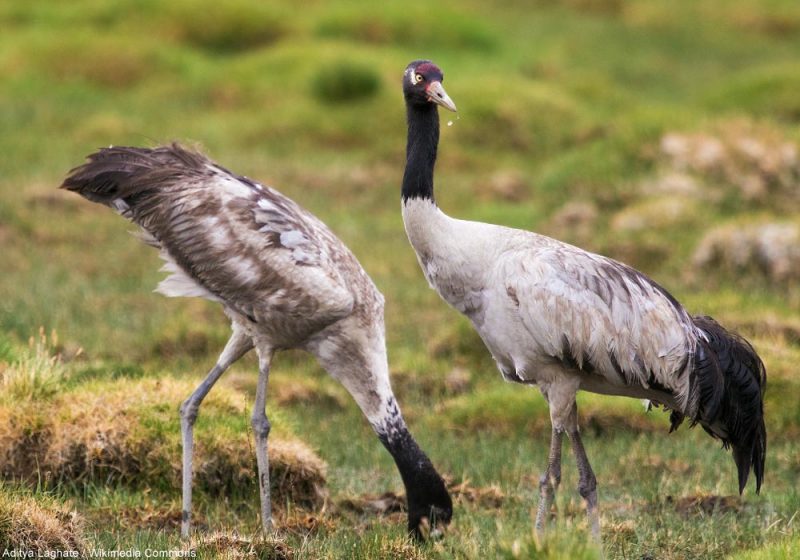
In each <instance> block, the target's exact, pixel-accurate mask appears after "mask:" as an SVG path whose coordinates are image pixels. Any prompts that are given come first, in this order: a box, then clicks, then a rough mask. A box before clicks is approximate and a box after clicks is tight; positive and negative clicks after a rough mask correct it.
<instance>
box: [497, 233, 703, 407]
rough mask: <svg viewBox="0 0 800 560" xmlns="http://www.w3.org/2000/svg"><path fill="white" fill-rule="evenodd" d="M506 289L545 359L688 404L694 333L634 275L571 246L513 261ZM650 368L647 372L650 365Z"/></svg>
mask: <svg viewBox="0 0 800 560" xmlns="http://www.w3.org/2000/svg"><path fill="white" fill-rule="evenodd" d="M507 262H508V263H509V266H511V267H516V270H513V271H508V272H510V274H507V276H506V278H507V281H508V286H507V289H509V288H510V290H511V292H510V293H514V295H515V298H514V300H515V302H516V303H517V305H518V309H519V318H520V320H521V322H522V324H523V325H524V326H525V328H526V330H527V331H528V332H529V334H530V336H531V338H532V339H533V340H534V341H537V342H538V344H539V347H540V352H541V353H542V354H543V355H545V356H551V357H553V358H556V359H558V360H561V361H562V362H564V363H569V364H572V365H574V366H575V367H578V368H579V369H582V370H587V371H590V372H592V373H598V374H600V375H603V376H604V377H606V378H607V379H608V380H609V382H612V383H616V384H625V385H632V384H637V385H641V386H643V387H650V386H656V387H659V386H660V387H665V388H668V389H669V390H671V391H674V392H675V394H676V396H677V397H678V399H679V401H681V402H682V403H683V404H685V402H686V399H687V398H688V392H689V384H688V375H680V374H682V373H686V370H687V367H689V364H690V359H689V358H690V357H691V356H692V355H693V353H694V340H695V339H694V337H693V336H691V333H692V332H693V331H694V326H693V324H692V322H691V319H690V318H689V316H688V314H687V313H686V311H685V310H683V308H682V307H680V305H679V304H678V303H677V302H676V301H675V300H674V299H673V298H672V296H670V295H669V294H668V293H666V292H665V291H664V290H663V288H661V287H660V286H658V285H657V284H656V283H655V282H653V281H652V280H650V279H649V278H647V277H646V276H644V275H642V274H641V273H638V272H636V271H635V270H634V269H632V268H630V267H627V266H626V265H623V264H621V263H618V262H616V261H613V260H611V259H607V258H605V257H602V256H599V255H594V254H592V253H586V252H584V251H581V250H579V249H576V248H573V247H571V246H568V245H559V246H554V247H553V246H551V247H544V248H541V249H537V250H536V251H535V255H534V254H531V255H528V256H527V257H523V258H520V255H519V254H518V253H517V254H516V255H515V256H513V258H510V259H508V261H507ZM645 364H647V365H645Z"/></svg>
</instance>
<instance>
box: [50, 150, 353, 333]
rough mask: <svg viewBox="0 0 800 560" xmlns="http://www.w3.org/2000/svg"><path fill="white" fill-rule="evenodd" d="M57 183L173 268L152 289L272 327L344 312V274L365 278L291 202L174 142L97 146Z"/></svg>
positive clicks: (347, 305) (348, 302)
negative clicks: (132, 228)
mask: <svg viewBox="0 0 800 560" xmlns="http://www.w3.org/2000/svg"><path fill="white" fill-rule="evenodd" d="M63 186H64V187H65V188H68V189H70V190H75V191H78V192H79V193H80V194H81V195H83V196H85V197H86V198H89V199H90V200H94V201H95V202H100V203H104V204H107V205H109V206H112V207H114V208H115V209H117V210H118V211H119V212H120V213H121V214H122V215H123V216H125V217H127V218H128V219H130V220H132V221H133V222H135V223H136V224H138V225H139V226H141V227H142V229H143V230H144V231H145V232H146V233H145V238H146V239H145V241H146V242H148V243H150V244H151V245H155V246H157V247H159V248H160V249H161V256H162V257H163V258H164V260H165V261H166V264H165V266H164V270H166V271H167V272H170V276H169V277H168V278H166V279H165V280H164V281H163V282H162V283H161V284H160V285H159V287H158V288H157V290H158V291H159V292H161V293H164V294H165V295H168V296H201V297H206V298H208V299H212V300H214V301H220V302H222V303H224V304H225V305H226V306H228V307H230V308H231V309H233V310H234V311H236V312H238V313H241V314H243V315H245V316H247V317H249V318H250V319H251V320H253V321H256V322H258V321H259V320H260V318H262V317H264V318H266V317H269V318H270V323H273V324H276V325H277V326H276V328H280V320H279V318H280V316H281V315H282V314H283V315H287V316H291V317H292V319H293V321H291V323H292V324H294V325H296V326H297V328H301V329H302V328H305V326H308V327H309V328H310V327H311V326H312V325H316V326H317V327H319V325H322V324H325V323H330V322H333V321H335V320H336V319H338V318H341V317H343V316H345V315H347V314H348V313H349V312H350V311H351V310H352V308H353V305H354V296H353V294H352V290H351V289H350V284H351V283H352V278H351V276H352V275H353V274H356V275H358V276H359V278H360V276H362V275H363V276H365V275H366V274H365V273H364V272H363V270H362V269H361V267H360V266H359V265H358V262H357V261H356V259H355V257H353V255H352V254H351V253H350V251H349V250H348V249H347V248H346V247H345V246H344V245H343V244H342V243H341V242H340V241H339V240H338V238H336V236H335V235H334V234H333V233H332V232H331V231H330V230H329V229H328V228H327V227H326V226H325V225H324V224H323V223H322V222H321V221H319V220H318V219H317V218H316V217H314V216H313V215H312V214H310V213H309V212H307V211H306V210H304V209H303V208H301V207H300V206H298V205H297V204H296V203H294V202H293V201H292V200H290V199H289V198H287V197H285V196H283V195H282V194H280V193H279V192H278V191H276V190H274V189H272V188H270V187H267V186H264V185H260V184H258V183H256V182H254V181H251V180H250V179H247V178H245V177H241V176H238V175H236V174H234V173H232V172H230V171H228V170H226V169H224V168H223V167H220V166H219V165H217V164H215V163H214V162H212V161H210V160H209V159H207V158H206V157H204V156H202V155H201V154H199V153H196V152H193V151H190V150H186V149H184V148H182V147H181V146H178V145H177V144H172V145H170V146H164V147H160V148H155V149H144V148H125V147H114V148H108V149H104V150H100V151H99V152H97V153H95V154H93V155H92V156H90V157H89V161H88V162H87V163H86V164H84V165H83V166H81V167H79V168H77V169H75V170H73V171H72V172H71V174H70V176H69V177H68V178H67V180H66V181H65V182H64V185H63ZM304 319H305V321H304ZM287 323H290V321H287ZM304 325H305V326H304ZM287 328H288V327H287Z"/></svg>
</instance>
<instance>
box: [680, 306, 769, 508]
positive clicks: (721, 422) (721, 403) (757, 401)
mask: <svg viewBox="0 0 800 560" xmlns="http://www.w3.org/2000/svg"><path fill="white" fill-rule="evenodd" d="M693 321H694V324H695V326H697V327H698V328H699V329H700V330H701V331H702V332H703V333H704V334H705V340H703V339H700V340H699V341H698V347H697V350H696V353H695V364H694V371H693V376H694V380H693V385H695V387H696V393H697V397H698V409H697V412H696V416H695V417H694V420H695V421H696V422H700V424H701V425H702V426H703V428H704V429H705V430H706V431H707V432H708V433H709V434H711V435H712V436H713V437H716V438H719V439H721V440H722V443H723V445H724V446H725V447H726V448H727V447H731V448H732V451H733V460H734V462H735V463H736V468H737V470H738V474H739V493H740V494H741V493H742V492H743V491H744V487H745V485H746V484H747V479H748V477H749V476H750V469H751V468H752V470H753V473H754V474H755V477H756V493H758V492H760V490H761V483H762V481H763V479H764V461H765V458H766V452H767V431H766V427H765V425H764V389H765V388H766V384H767V372H766V370H765V369H764V364H763V362H762V361H761V358H759V357H758V354H756V351H755V350H754V349H753V347H752V346H751V345H750V343H749V342H747V341H746V340H745V339H744V338H742V337H740V336H738V335H736V334H734V333H731V332H729V331H727V330H726V329H725V328H724V327H722V326H721V325H719V324H718V323H717V322H716V321H714V319H712V318H711V317H694V318H693Z"/></svg>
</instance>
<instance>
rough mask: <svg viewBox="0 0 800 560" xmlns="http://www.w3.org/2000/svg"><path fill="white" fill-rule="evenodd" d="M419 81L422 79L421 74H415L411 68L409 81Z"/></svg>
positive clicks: (416, 82) (415, 82) (414, 82)
mask: <svg viewBox="0 0 800 560" xmlns="http://www.w3.org/2000/svg"><path fill="white" fill-rule="evenodd" d="M421 81H422V76H421V75H419V74H417V73H416V72H414V71H413V70H412V71H411V83H412V84H414V85H416V84H418V83H420V82H421Z"/></svg>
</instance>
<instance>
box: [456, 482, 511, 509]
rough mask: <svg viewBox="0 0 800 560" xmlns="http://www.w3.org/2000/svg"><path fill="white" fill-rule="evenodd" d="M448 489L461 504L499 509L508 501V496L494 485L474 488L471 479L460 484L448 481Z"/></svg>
mask: <svg viewBox="0 0 800 560" xmlns="http://www.w3.org/2000/svg"><path fill="white" fill-rule="evenodd" d="M445 481H446V482H447V488H448V489H449V490H450V494H451V495H452V496H453V498H454V499H455V500H456V501H457V502H459V503H461V504H465V503H468V504H472V505H476V506H478V507H482V508H486V509H499V508H501V507H502V506H503V503H504V502H505V501H506V499H507V498H506V495H505V494H504V493H503V491H502V490H500V488H499V487H498V486H497V485H495V484H492V485H490V486H486V487H480V486H472V484H470V481H469V479H464V480H462V481H461V482H459V483H457V484H456V483H455V482H453V481H452V480H447V478H446V477H445Z"/></svg>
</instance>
